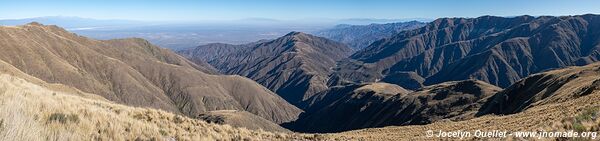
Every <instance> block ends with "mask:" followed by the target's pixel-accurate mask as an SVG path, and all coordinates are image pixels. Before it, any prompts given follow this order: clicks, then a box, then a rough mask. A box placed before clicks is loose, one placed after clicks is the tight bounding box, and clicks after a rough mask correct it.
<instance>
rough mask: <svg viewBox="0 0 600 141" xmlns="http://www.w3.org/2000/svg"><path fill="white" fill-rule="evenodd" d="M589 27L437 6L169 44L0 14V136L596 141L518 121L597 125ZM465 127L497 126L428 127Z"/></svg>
mask: <svg viewBox="0 0 600 141" xmlns="http://www.w3.org/2000/svg"><path fill="white" fill-rule="evenodd" d="M599 23H600V16H599V15H594V14H586V15H574V16H538V17H534V16H527V15H525V16H514V17H497V16H481V17H477V18H440V19H437V20H433V21H432V22H427V23H421V22H408V23H396V24H371V25H368V26H347V27H345V28H343V27H335V28H333V29H331V30H330V31H327V32H325V31H323V33H322V35H323V34H327V35H331V36H335V38H336V39H328V38H327V37H319V36H315V35H311V34H309V33H303V32H290V33H288V34H286V35H283V36H281V37H278V38H275V39H266V40H258V41H255V42H251V43H246V44H239V45H232V44H225V43H212V44H206V45H198V46H195V47H190V48H186V49H182V50H177V51H172V50H169V49H165V48H162V47H159V46H156V45H153V44H152V43H150V42H149V41H147V40H145V39H141V38H125V39H110V40H97V39H92V38H88V37H85V36H81V35H78V34H75V33H72V32H69V31H67V30H66V29H64V28H62V27H59V26H56V25H44V24H42V23H37V22H32V23H29V24H25V25H18V26H0V140H6V141H9V140H10V141H13V140H33V141H42V140H53V141H54V140H56V141H63V140H119V141H120V140H136V141H139V140H141V141H145V140H152V141H154V140H167V141H174V140H190V141H196V140H235V141H237V140H256V141H263V140H285V141H287V140H294V141H295V140H359V141H362V140H560V141H562V140H598V139H599V138H600V137H531V136H528V137H526V136H520V134H517V133H519V132H532V131H539V132H541V131H550V132H571V131H574V132H578V133H584V132H590V133H597V132H598V131H600V119H599V118H598V117H599V116H600V62H598V61H600V54H599V53H600V26H599V25H600V24H599ZM352 31H356V33H353V34H349V33H348V34H347V33H346V32H352ZM329 38H331V37H329ZM335 40H337V41H335ZM338 41H339V42H338ZM365 44H369V45H368V46H365V47H361V46H364V45H365ZM477 130H479V131H496V130H497V131H507V132H508V133H510V135H508V136H507V137H490V138H484V137H474V136H468V137H464V138H454V137H437V136H435V135H431V134H430V133H438V132H452V131H473V132H474V131H477Z"/></svg>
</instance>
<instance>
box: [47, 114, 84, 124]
mask: <svg viewBox="0 0 600 141" xmlns="http://www.w3.org/2000/svg"><path fill="white" fill-rule="evenodd" d="M48 121H49V122H59V123H62V124H66V123H68V122H72V123H79V116H77V115H76V114H69V115H67V114H63V113H52V114H51V115H50V117H48Z"/></svg>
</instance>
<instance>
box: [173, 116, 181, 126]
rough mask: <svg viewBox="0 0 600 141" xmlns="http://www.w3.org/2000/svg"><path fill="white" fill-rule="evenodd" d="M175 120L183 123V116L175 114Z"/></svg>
mask: <svg viewBox="0 0 600 141" xmlns="http://www.w3.org/2000/svg"><path fill="white" fill-rule="evenodd" d="M173 122H175V123H177V124H180V123H183V118H182V117H180V116H179V115H175V117H173Z"/></svg>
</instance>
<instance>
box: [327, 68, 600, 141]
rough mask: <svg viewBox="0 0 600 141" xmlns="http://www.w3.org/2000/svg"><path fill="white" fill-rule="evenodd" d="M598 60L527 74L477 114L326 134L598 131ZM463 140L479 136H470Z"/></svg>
mask: <svg viewBox="0 0 600 141" xmlns="http://www.w3.org/2000/svg"><path fill="white" fill-rule="evenodd" d="M599 79H600V63H593V64H590V65H586V66H581V67H568V68H564V69H558V70H551V71H547V72H543V73H539V74H534V75H531V76H529V77H527V78H525V79H522V80H520V81H518V82H516V83H515V84H513V85H511V86H510V87H508V88H506V89H504V90H502V91H500V92H498V93H497V94H495V95H493V96H491V97H490V98H488V99H486V100H485V101H483V102H485V104H483V105H482V107H481V108H479V110H478V111H476V112H478V113H477V116H478V117H475V118H472V119H468V120H462V121H441V122H434V123H431V124H427V125H418V126H388V127H383V128H371V129H361V130H355V131H348V132H343V133H335V134H328V135H329V136H328V137H331V139H339V138H346V139H353V138H363V139H367V140H397V139H399V138H411V139H414V140H431V139H434V140H438V139H439V140H445V139H447V138H435V137H434V138H432V137H427V136H425V135H423V134H424V133H425V132H427V131H428V130H433V131H437V130H441V131H455V130H462V131H475V130H481V131H493V130H506V131H508V133H511V132H512V133H513V134H514V132H517V131H553V132H556V131H558V132H569V131H576V132H580V133H581V132H597V131H598V128H599V127H600V124H599V123H600V119H599V118H597V116H598V115H600V85H599V84H600V83H599V82H600V80H599ZM540 139H541V140H572V139H576V140H579V139H581V140H597V139H598V138H597V137H596V138H595V139H593V138H589V137H588V138H570V137H569V138H562V137H558V138H538V137H533V138H517V137H514V136H508V137H507V138H502V139H501V140H540ZM461 140H481V138H476V137H468V138H464V139H461Z"/></svg>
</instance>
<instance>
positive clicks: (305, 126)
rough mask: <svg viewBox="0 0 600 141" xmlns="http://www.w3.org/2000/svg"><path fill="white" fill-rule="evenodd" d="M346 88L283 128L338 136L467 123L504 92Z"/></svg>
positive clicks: (471, 85)
mask: <svg viewBox="0 0 600 141" xmlns="http://www.w3.org/2000/svg"><path fill="white" fill-rule="evenodd" d="M334 88H335V87H334ZM346 88H347V89H344V88H337V89H333V90H332V91H331V92H326V93H321V94H323V95H325V96H319V95H317V96H315V97H316V98H318V99H317V100H313V101H312V103H311V104H312V105H311V106H310V107H309V108H306V113H303V114H302V115H301V116H300V118H299V119H298V120H297V121H294V122H292V123H291V124H288V125H285V126H289V127H290V129H292V130H295V131H302V132H339V131H347V130H353V129H361V128H371V127H384V126H390V125H420V124H429V123H432V122H436V121H440V120H443V119H448V120H465V119H470V118H473V117H474V115H475V113H476V112H477V110H478V109H479V107H480V106H481V105H482V104H483V103H484V102H485V100H484V99H486V98H488V97H490V96H492V95H493V94H494V93H496V92H498V91H500V90H501V89H500V88H498V87H496V86H493V85H490V84H487V83H485V82H482V81H475V80H466V81H456V82H446V83H442V84H438V85H433V86H428V87H425V88H423V89H421V90H419V91H416V92H410V91H407V90H404V89H403V88H402V87H399V86H397V85H393V84H387V83H372V84H368V85H364V86H359V87H356V86H352V85H351V86H347V87H346ZM348 89H349V90H348ZM328 95H330V96H328ZM330 97H339V98H330ZM331 99H334V100H331ZM319 106H321V107H319Z"/></svg>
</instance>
